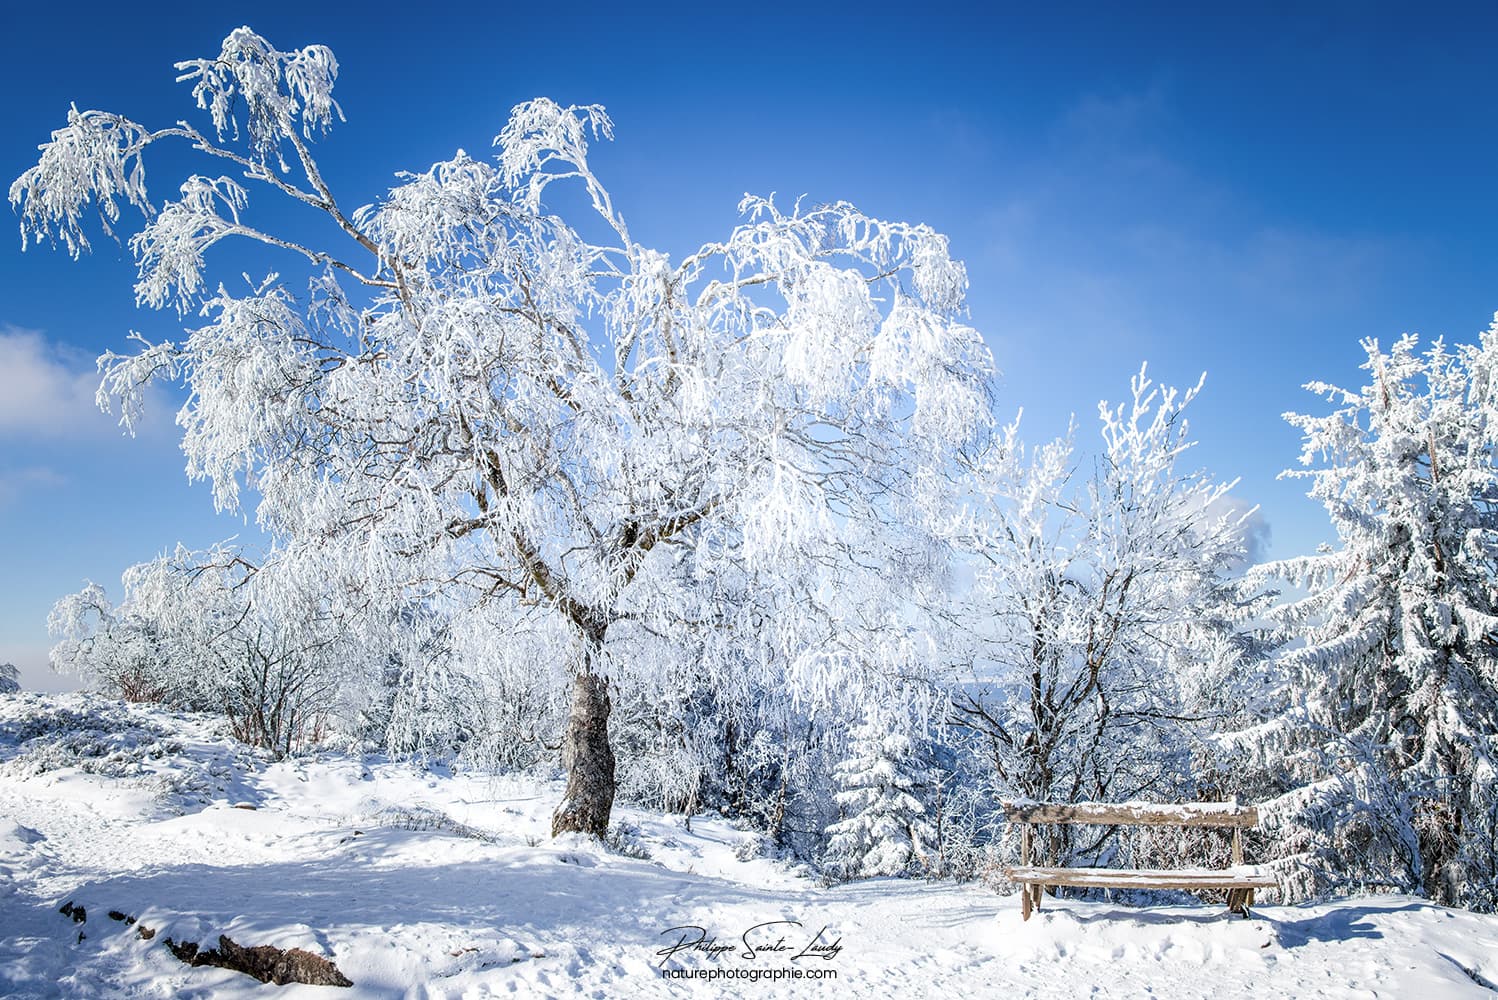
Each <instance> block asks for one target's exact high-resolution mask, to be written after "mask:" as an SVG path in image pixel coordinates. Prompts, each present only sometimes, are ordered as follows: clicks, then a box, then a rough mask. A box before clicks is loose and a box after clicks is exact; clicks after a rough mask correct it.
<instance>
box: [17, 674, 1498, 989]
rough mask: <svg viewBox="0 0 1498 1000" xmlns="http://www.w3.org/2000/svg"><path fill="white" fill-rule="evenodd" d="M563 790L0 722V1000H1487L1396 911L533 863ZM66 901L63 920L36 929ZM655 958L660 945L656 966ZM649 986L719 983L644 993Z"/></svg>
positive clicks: (20, 708)
mask: <svg viewBox="0 0 1498 1000" xmlns="http://www.w3.org/2000/svg"><path fill="white" fill-rule="evenodd" d="M559 792H560V788H559V786H557V785H554V784H550V783H546V782H539V781H535V780H531V779H511V778H492V777H487V776H473V775H465V774H457V775H453V774H448V773H445V772H435V773H434V772H418V771H415V770H413V768H412V767H410V766H409V765H403V764H397V763H390V762H387V761H383V760H380V759H369V760H362V759H360V758H358V757H355V756H346V755H335V754H325V755H323V756H319V757H317V758H305V759H298V760H290V761H285V762H281V763H269V762H267V761H266V760H264V759H263V758H261V757H259V756H257V755H255V754H254V753H253V752H251V751H248V750H246V749H244V748H242V747H240V746H238V745H236V744H234V743H232V742H231V741H228V740H226V739H224V738H223V737H222V736H221V735H220V734H219V733H218V731H217V729H216V723H214V722H212V721H210V720H206V719H204V718H201V717H187V716H175V715H170V714H165V713H159V712H149V711H144V710H139V709H131V708H125V707H122V706H120V705H118V704H115V703H108V702H102V701H96V700H89V699H86V698H84V697H82V696H76V695H69V696H61V697H42V696H37V695H17V696H0V926H3V928H4V930H3V933H0V995H5V996H17V997H54V996H56V997H129V996H140V997H251V996H259V997H263V996H278V997H280V996H284V997H304V996H314V995H315V996H328V997H351V996H352V997H413V998H415V997H421V998H438V997H454V998H456V997H487V996H515V997H553V996H554V997H571V996H588V997H610V998H612V997H665V996H746V997H760V996H763V997H788V996H881V997H882V996H900V997H907V996H909V997H923V996H929V997H951V996H960V997H967V998H977V997H988V996H993V997H998V996H1003V997H1083V996H1100V997H1104V996H1119V997H1134V996H1144V995H1149V996H1154V997H1205V996H1234V995H1242V996H1247V995H1249V994H1262V995H1266V996H1281V997H1372V996H1382V997H1421V998H1423V997H1441V998H1446V997H1463V996H1470V997H1492V996H1493V994H1494V991H1495V989H1498V918H1494V917H1481V916H1475V915H1472V914H1469V913H1466V912H1462V911H1455V910H1446V909H1442V908H1440V907H1436V906H1431V905H1429V904H1427V903H1425V902H1423V901H1420V900H1417V899H1411V898H1406V897H1389V896H1381V897H1374V898H1365V899H1356V900H1347V901H1342V902H1338V903H1335V904H1326V905H1315V906H1273V905H1266V906H1262V907H1260V908H1258V909H1257V910H1256V911H1255V913H1254V916H1253V917H1252V918H1251V919H1249V920H1241V919H1230V918H1228V917H1227V916H1226V915H1225V913H1224V912H1223V911H1222V910H1221V909H1219V908H1218V907H1216V906H1208V905H1192V906H1172V907H1160V908H1153V909H1148V910H1140V909H1129V908H1125V907H1122V906H1116V905H1110V904H1103V903H1081V902H1075V901H1060V902H1052V901H1050V900H1048V901H1047V905H1046V908H1045V909H1044V910H1043V911H1042V912H1041V914H1040V915H1039V916H1038V917H1037V918H1035V919H1032V920H1030V921H1029V922H1028V923H1024V922H1021V920H1020V914H1019V907H1018V905H1017V903H1016V902H1015V900H1014V898H1013V897H1001V896H998V895H997V894H995V893H994V891H993V890H992V889H990V888H985V887H982V886H977V885H951V884H933V883H924V882H915V881H898V880H874V881H866V882H858V883H853V884H849V885H843V886H838V887H835V888H830V889H829V888H823V887H822V886H820V885H819V884H818V883H817V882H816V881H815V879H813V878H811V877H809V875H807V874H806V873H805V872H797V871H795V870H792V869H790V868H788V867H787V866H786V865H785V864H783V863H781V862H776V861H771V860H767V859H764V858H761V857H757V856H755V854H756V852H755V851H754V850H752V845H753V842H754V838H753V837H752V835H751V834H749V833H746V832H744V831H741V830H737V829H735V828H734V827H732V826H731V825H730V824H728V823H726V822H723V821H721V820H708V819H705V818H698V819H695V820H693V821H692V823H691V828H690V829H687V826H686V824H685V822H684V821H683V820H682V818H680V817H661V816H657V815H652V814H648V813H642V812H637V811H634V810H630V809H619V810H616V818H617V819H619V820H621V821H622V822H624V823H626V824H631V825H632V826H633V827H634V828H636V830H637V833H635V834H631V835H629V836H626V837H625V838H623V840H622V841H621V843H622V845H623V846H622V849H621V848H620V847H619V846H618V845H616V847H615V848H614V849H606V848H604V847H603V846H602V845H598V844H596V843H591V842H583V841H572V842H554V841H551V840H550V839H549V838H548V837H547V835H546V833H547V823H548V819H549V815H550V810H551V808H552V807H553V805H554V804H555V803H556V801H557V798H558V795H559ZM745 858H747V859H748V860H743V859H745ZM65 903H71V904H73V906H74V907H82V908H83V914H82V915H83V917H84V919H83V920H82V921H81V922H79V921H78V920H76V916H77V911H76V909H75V910H74V916H69V915H64V914H63V913H61V912H59V909H60V907H62V906H63V904H65ZM111 911H113V912H114V915H115V917H118V918H125V919H112V918H111V916H110V913H111ZM130 918H133V920H134V922H133V923H131V922H130ZM141 928H149V930H150V931H152V932H154V933H153V934H152V935H151V937H150V939H149V940H148V939H146V938H145V937H143V935H142V933H140V929H141ZM693 928H701V930H700V931H698V930H694V929H693ZM219 935H226V936H227V937H228V938H230V939H231V940H232V941H234V942H236V943H237V944H240V945H244V946H258V945H274V946H276V947H279V948H293V947H295V948H301V949H304V950H305V951H308V952H311V953H313V954H316V955H321V956H325V957H327V958H329V959H331V960H332V961H333V963H335V964H336V966H337V968H338V970H339V971H340V972H341V973H342V974H343V975H344V976H346V977H347V978H348V979H349V980H351V981H352V982H353V984H354V985H353V987H352V988H339V987H334V986H309V985H289V986H281V987H278V986H271V985H261V984H260V983H259V982H257V981H256V980H255V979H252V978H250V977H249V976H247V975H244V974H242V973H238V972H233V971H229V970H226V969H219V968H212V967H198V968H195V967H190V966H188V965H185V964H183V962H182V961H180V960H179V959H178V958H176V957H175V956H174V955H173V954H172V953H171V952H170V951H169V950H168V948H167V947H166V945H165V941H166V940H167V939H171V940H172V941H174V942H175V943H177V944H178V945H179V946H180V945H181V943H183V942H197V943H200V944H201V945H202V946H203V947H204V948H208V947H212V946H214V945H215V943H216V942H217V941H218V938H219ZM699 939H701V945H700V946H699V947H697V948H693V947H690V945H692V943H693V942H694V941H697V940H699ZM746 940H747V942H748V943H749V945H751V946H754V947H756V948H757V949H758V950H757V951H756V952H754V954H753V957H749V956H748V955H746V953H745V952H746ZM672 946H681V947H679V948H678V949H677V951H676V954H674V955H663V954H662V952H663V951H669V950H670V949H671V948H672ZM777 949H778V950H777ZM675 970H703V971H714V970H716V971H717V973H718V974H719V975H720V977H721V976H733V977H735V978H732V979H726V978H719V979H717V980H713V981H704V980H683V979H673V978H668V975H670V974H672V973H673V972H674V971H675ZM756 974H757V975H759V976H760V978H759V979H752V978H750V977H751V976H754V975H756ZM798 974H799V978H793V977H797V976H798ZM814 976H816V977H817V978H813V977H814Z"/></svg>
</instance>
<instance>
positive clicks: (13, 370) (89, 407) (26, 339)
mask: <svg viewBox="0 0 1498 1000" xmlns="http://www.w3.org/2000/svg"><path fill="white" fill-rule="evenodd" d="M98 388H99V373H98V369H97V367H96V364H95V359H94V356H93V355H92V354H91V353H89V352H86V351H82V350H80V349H78V348H76V347H71V346H69V345H67V344H62V343H59V342H57V341H54V340H51V339H49V338H47V337H46V336H44V335H43V334H41V333H40V332H38V331H36V330H23V329H19V328H17V327H13V326H3V325H0V439H4V438H11V439H15V438H22V437H27V438H42V439H44V440H49V441H58V440H77V439H80V438H100V437H118V436H119V435H120V434H122V433H123V431H122V430H121V429H120V426H119V423H118V416H117V415H110V414H107V413H104V412H102V411H100V409H99V407H98V404H97V403H95V401H94V395H95V393H96V392H97V390H98ZM153 417H154V418H156V420H155V421H154V422H159V421H160V419H161V418H162V417H166V418H167V420H168V422H169V420H170V413H169V412H164V411H163V408H162V407H159V406H152V405H150V404H149V402H148V405H147V407H146V424H147V426H148V427H149V426H150V425H151V424H152V423H153ZM143 429H145V428H143Z"/></svg>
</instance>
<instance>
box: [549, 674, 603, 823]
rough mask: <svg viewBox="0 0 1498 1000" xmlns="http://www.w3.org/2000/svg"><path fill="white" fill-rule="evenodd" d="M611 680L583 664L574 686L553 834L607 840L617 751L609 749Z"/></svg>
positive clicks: (564, 736) (553, 820)
mask: <svg viewBox="0 0 1498 1000" xmlns="http://www.w3.org/2000/svg"><path fill="white" fill-rule="evenodd" d="M612 708H613V705H612V703H611V702H610V701H609V684H608V680H607V679H606V678H604V677H601V676H599V675H598V674H596V673H594V672H593V670H592V663H591V661H590V662H588V663H585V664H584V665H583V669H582V670H581V671H579V672H578V675H577V677H576V678H574V679H573V682H572V710H571V712H570V713H569V715H568V717H567V730H566V732H565V733H564V734H563V736H562V767H563V769H564V770H566V772H567V791H566V794H564V795H563V796H562V802H561V804H560V805H559V806H557V808H556V812H554V813H552V815H551V835H552V836H553V837H556V836H559V835H561V834H563V833H586V834H588V835H590V836H593V837H599V838H602V837H603V835H604V834H605V833H606V832H607V831H608V828H609V812H610V811H611V810H612V809H613V807H614V751H613V748H612V747H610V746H609V712H610V711H611V710H612Z"/></svg>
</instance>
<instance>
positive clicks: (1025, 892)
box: [1019, 885, 1030, 920]
mask: <svg viewBox="0 0 1498 1000" xmlns="http://www.w3.org/2000/svg"><path fill="white" fill-rule="evenodd" d="M1019 912H1020V913H1021V915H1023V917H1024V918H1025V919H1026V920H1029V919H1030V887H1029V886H1028V885H1022V886H1020V887H1019Z"/></svg>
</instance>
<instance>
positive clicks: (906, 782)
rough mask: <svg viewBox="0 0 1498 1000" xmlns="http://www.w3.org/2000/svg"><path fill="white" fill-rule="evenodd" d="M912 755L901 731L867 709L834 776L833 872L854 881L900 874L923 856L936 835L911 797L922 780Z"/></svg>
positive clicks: (875, 710)
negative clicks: (836, 811)
mask: <svg viewBox="0 0 1498 1000" xmlns="http://www.w3.org/2000/svg"><path fill="white" fill-rule="evenodd" d="M914 756H915V750H914V745H913V743H912V741H911V739H910V737H909V735H907V734H906V733H905V732H904V730H903V728H902V727H899V726H896V725H893V724H892V720H891V719H890V718H889V717H888V716H887V715H886V714H885V713H884V712H882V711H880V710H879V709H878V708H877V707H874V706H870V707H869V708H868V709H867V710H866V712H865V713H864V719H863V722H862V723H861V724H859V726H858V727H857V728H856V729H854V730H853V738H852V741H851V743H850V745H849V747H848V756H847V758H846V759H845V760H843V761H842V763H840V764H838V766H837V769H836V772H835V773H836V779H837V785H838V788H839V791H838V792H837V795H836V799H837V804H838V807H839V808H840V810H841V811H842V814H843V817H844V818H843V819H842V820H840V821H839V822H837V823H834V824H832V825H831V826H829V827H828V828H827V832H828V834H829V835H830V836H831V840H830V842H829V843H828V847H827V852H828V857H829V859H830V860H831V862H832V867H833V868H834V870H836V871H839V872H841V873H843V874H845V875H847V876H849V877H853V878H858V877H863V878H867V877H871V876H875V875H903V874H905V873H907V872H909V871H910V870H911V869H912V868H913V867H915V866H916V865H917V863H918V862H919V861H920V860H921V859H922V858H924V857H925V855H926V853H927V846H928V845H929V844H931V843H933V842H934V841H935V839H936V834H935V831H933V830H932V829H931V825H930V824H929V823H928V822H927V821H926V819H925V812H926V809H925V807H924V806H922V805H921V803H920V801H919V800H918V799H916V797H915V796H914V795H913V794H911V793H912V791H913V790H914V789H915V788H916V786H917V784H918V779H919V777H920V775H919V769H918V768H917V767H915V766H914Z"/></svg>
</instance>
